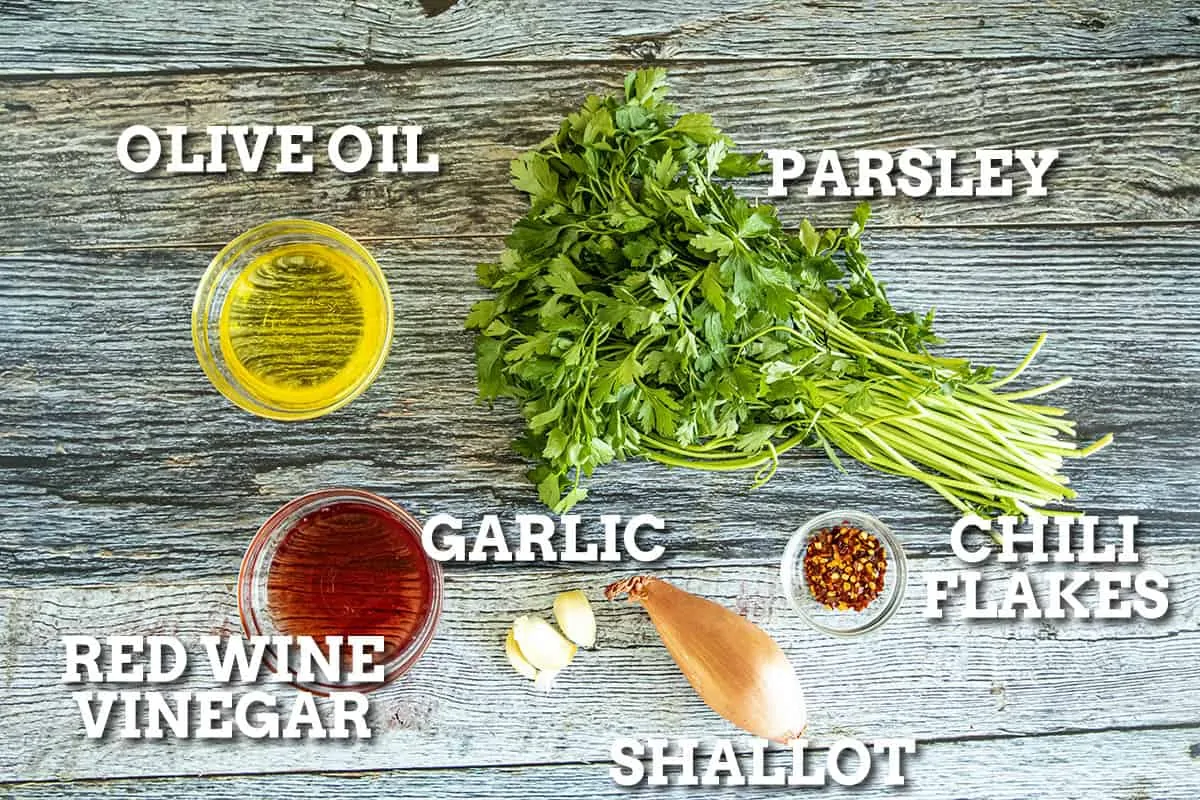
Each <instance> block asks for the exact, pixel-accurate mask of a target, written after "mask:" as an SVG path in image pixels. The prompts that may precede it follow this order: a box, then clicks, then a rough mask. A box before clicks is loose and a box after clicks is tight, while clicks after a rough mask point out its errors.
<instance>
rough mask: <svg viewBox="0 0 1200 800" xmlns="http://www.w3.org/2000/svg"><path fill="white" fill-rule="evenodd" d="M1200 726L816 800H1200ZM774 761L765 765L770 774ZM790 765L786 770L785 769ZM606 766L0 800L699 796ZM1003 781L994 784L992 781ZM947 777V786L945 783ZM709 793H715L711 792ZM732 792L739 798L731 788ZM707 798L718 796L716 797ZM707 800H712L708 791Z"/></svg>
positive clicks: (1063, 746)
mask: <svg viewBox="0 0 1200 800" xmlns="http://www.w3.org/2000/svg"><path fill="white" fill-rule="evenodd" d="M1198 744H1200V728H1195V727H1193V728H1179V729H1172V730H1140V731H1110V732H1104V733H1088V734H1076V735H1057V736H1038V737H1029V738H1016V739H997V740H991V741H988V742H986V743H980V742H978V741H975V740H966V741H959V742H944V743H942V742H939V743H925V744H922V745H921V750H920V753H919V755H918V756H917V757H915V758H913V759H912V760H911V761H910V762H909V764H910V766H909V772H908V782H907V785H906V787H904V788H899V789H898V788H896V787H887V786H880V785H879V784H878V782H875V781H872V782H871V783H870V784H867V785H863V786H856V787H850V788H842V787H839V786H837V785H836V784H834V785H831V786H828V787H826V788H825V789H823V790H812V789H809V790H798V789H797V790H792V791H794V792H800V791H807V792H813V793H815V792H817V791H819V792H820V794H821V795H822V796H835V797H853V798H859V799H860V800H883V798H894V797H897V796H902V797H908V796H912V797H921V798H928V800H962V798H965V797H970V798H984V797H986V798H988V800H1029V798H1031V797H1039V798H1040V797H1050V796H1053V797H1055V798H1056V799H1057V800H1097V798H1110V799H1111V800H1146V799H1147V798H1153V799H1154V800H1195V798H1196V797H1197V796H1198V795H1200V763H1198V762H1197V759H1198V758H1200V756H1198V755H1197V745H1198ZM774 763H775V762H774V761H768V764H769V765H774ZM785 763H786V762H785ZM607 769H608V767H607V766H606V765H603V764H561V765H556V766H540V767H529V766H516V767H490V768H474V769H454V770H420V771H412V772H409V771H386V772H371V771H359V770H354V771H353V772H348V773H302V774H296V773H292V774H275V775H257V776H246V775H235V776H207V777H201V778H189V777H178V778H149V779H141V780H102V781H80V782H66V783H59V782H55V783H40V784H38V783H21V784H14V785H11V786H10V787H7V788H8V791H7V792H6V791H5V788H4V787H0V796H13V797H23V798H29V800H37V799H38V798H53V800H59V799H60V798H62V799H63V800H73V799H74V798H84V797H95V796H99V795H112V796H117V797H127V798H144V799H145V800H174V799H175V798H179V797H201V796H203V797H205V798H210V800H244V798H246V797H293V796H301V797H309V796H313V797H315V796H320V797H360V798H364V800H392V798H395V797H439V798H453V799H457V798H472V799H473V798H478V797H480V796H481V795H482V794H484V793H486V795H487V796H488V797H520V798H529V797H589V798H612V799H613V800H619V799H620V798H624V797H629V796H630V794H631V793H639V794H640V793H646V794H653V795H654V796H656V797H657V796H660V795H665V796H670V797H697V796H703V795H702V794H701V791H702V790H697V789H695V788H689V787H678V786H672V787H642V788H636V789H625V788H621V787H618V786H616V785H614V784H613V783H612V782H611V781H608V780H607V778H606V777H604V776H606V775H607ZM999 771H1002V772H1003V779H1002V780H997V779H996V778H995V777H994V776H995V775H996V774H997V772H999ZM947 776H953V778H952V779H948V777H947ZM710 791H711V790H710ZM728 791H734V790H727V792H728ZM736 791H737V796H738V797H754V798H778V797H779V796H780V795H781V793H782V792H785V791H788V790H786V789H780V788H779V787H769V786H767V787H742V788H740V789H737V790H736ZM711 793H712V794H713V795H716V794H718V793H717V792H715V791H713V792H711ZM706 794H707V792H706Z"/></svg>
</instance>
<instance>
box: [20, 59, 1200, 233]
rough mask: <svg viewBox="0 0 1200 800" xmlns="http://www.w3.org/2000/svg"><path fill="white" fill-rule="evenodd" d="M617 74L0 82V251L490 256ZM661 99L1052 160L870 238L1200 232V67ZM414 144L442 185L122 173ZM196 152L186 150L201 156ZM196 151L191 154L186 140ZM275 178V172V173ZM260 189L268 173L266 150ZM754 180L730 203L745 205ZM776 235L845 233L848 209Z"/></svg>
mask: <svg viewBox="0 0 1200 800" xmlns="http://www.w3.org/2000/svg"><path fill="white" fill-rule="evenodd" d="M624 71H625V67H623V66H618V65H602V66H595V65H572V64H557V65H550V66H535V65H505V66H440V65H439V66H429V67H409V68H404V69H399V70H396V71H389V72H377V71H366V70H359V71H348V72H336V73H316V74H309V73H279V74H273V73H272V74H254V73H221V74H202V75H189V76H130V77H115V78H114V77H105V78H95V79H75V80H62V79H50V80H36V81H12V80H10V81H7V82H0V94H3V95H4V97H5V101H4V105H3V106H2V107H0V198H3V200H0V242H3V245H2V246H3V248H4V249H5V250H8V251H12V250H22V249H31V250H45V249H53V248H58V247H61V246H77V245H98V244H103V245H110V244H120V243H135V244H169V243H175V242H188V241H202V242H217V241H224V240H227V239H228V238H229V237H230V236H231V235H232V234H233V233H234V232H235V231H237V230H239V229H242V228H244V227H245V226H247V225H248V224H249V223H250V222H252V221H260V220H264V219H268V218H272V217H279V216H285V215H307V216H317V217H320V218H322V219H325V220H327V221H329V222H332V223H334V224H339V225H341V226H344V227H346V228H348V229H350V230H352V231H354V232H355V233H358V234H360V235H375V236H412V235H430V236H447V235H456V234H472V235H478V234H499V233H503V232H505V231H507V230H509V228H510V227H511V224H512V222H513V221H514V219H515V218H516V217H518V216H519V215H520V214H521V213H523V211H524V209H525V208H526V205H525V200H524V197H523V196H522V195H520V194H519V193H518V192H517V191H516V190H514V189H512V188H511V186H510V185H509V179H508V168H509V161H510V160H511V159H512V157H514V156H515V155H516V154H517V153H519V152H520V151H521V150H523V149H525V148H528V147H530V146H533V145H535V144H537V143H538V142H539V141H541V140H542V139H543V138H545V137H546V136H547V135H548V134H549V133H550V132H552V131H553V130H555V129H557V126H558V124H559V122H560V120H561V118H562V116H563V115H564V114H565V113H566V112H568V111H571V110H573V109H575V108H577V107H578V106H579V104H580V103H581V102H582V101H583V98H584V96H585V95H587V94H588V93H590V92H595V91H601V90H608V89H611V88H612V87H614V86H615V85H617V84H618V83H619V81H620V80H621V78H622V76H623V74H624ZM672 82H673V87H674V93H675V97H676V99H677V100H678V101H679V103H680V105H681V106H682V107H683V108H684V109H687V110H691V111H713V112H715V113H716V119H717V122H718V123H719V124H720V125H721V126H723V127H724V128H726V129H727V130H728V131H729V132H730V133H731V134H732V135H733V136H734V137H735V138H736V139H737V141H738V142H739V143H741V145H742V146H743V147H745V148H747V149H759V148H768V147H789V146H790V147H795V148H798V149H800V150H801V151H803V152H805V153H808V154H809V155H810V156H814V157H815V155H814V154H815V153H816V151H819V150H820V149H822V148H836V149H837V150H838V151H839V152H841V153H842V154H843V156H844V157H847V158H850V157H852V154H853V151H854V150H855V149H856V148H885V149H889V150H892V151H894V152H898V151H899V150H901V149H903V148H905V147H908V146H922V147H927V148H936V147H942V148H950V149H955V150H957V151H960V152H961V153H963V154H973V152H974V150H975V148H979V147H1013V146H1018V147H1036V148H1042V147H1056V148H1058V149H1060V150H1061V156H1060V157H1059V160H1058V162H1056V164H1055V165H1054V166H1053V167H1052V168H1051V171H1050V173H1049V176H1048V178H1047V187H1048V196H1047V197H1044V198H1031V197H1027V196H1025V195H1024V187H1023V186H1022V184H1021V183H1020V182H1019V181H1018V183H1017V194H1018V196H1016V197H1012V198H962V197H940V198H939V197H934V196H929V197H924V198H908V197H904V196H899V197H895V198H888V200H887V202H880V203H877V205H878V206H879V211H878V215H879V220H878V221H879V222H881V223H887V224H910V225H920V224H954V225H957V224H967V223H969V224H990V223H1012V222H1023V223H1032V224H1079V223H1085V222H1094V221H1117V222H1127V221H1131V220H1147V219H1155V220H1189V219H1190V220H1194V219H1197V218H1200V193H1197V192H1196V186H1197V185H1200V125H1198V124H1197V123H1198V122H1200V113H1198V112H1200V109H1197V106H1196V103H1195V98H1196V97H1197V96H1200V62H1197V61H1188V60H1154V61H1139V62H1127V61H1119V62H1114V61H1072V62H1056V61H1016V62H988V61H930V62H886V61H862V62H848V63H845V62H838V63H815V64H782V65H779V64H775V65H739V64H717V65H699V64H687V65H679V66H677V67H675V68H674V69H673V76H672ZM347 122H354V123H357V124H362V125H367V126H373V125H384V124H397V123H407V122H412V123H419V124H422V125H423V126H424V127H425V129H426V132H427V142H426V144H427V147H428V148H429V149H431V150H433V151H435V152H437V153H438V154H439V156H440V158H441V163H442V170H441V173H440V174H439V175H428V174H426V175H401V176H395V175H383V176H381V175H380V174H378V173H376V172H374V171H373V169H374V168H373V167H372V168H370V170H371V171H368V172H364V173H360V174H357V175H344V174H341V173H339V172H337V171H336V170H334V169H333V168H332V167H331V166H330V165H329V164H328V162H327V160H326V158H327V157H326V155H325V153H324V147H323V146H321V145H317V146H316V147H315V150H316V172H315V173H313V174H311V175H288V174H282V175H281V174H279V173H276V172H274V171H265V172H260V173H258V174H244V173H229V174H227V175H187V174H183V175H181V174H168V173H165V172H162V171H156V172H151V173H146V174H144V175H133V174H129V173H126V172H125V171H124V170H123V169H122V168H121V166H120V165H119V163H118V162H117V159H116V155H115V143H116V141H117V138H118V136H119V134H120V132H121V131H122V130H123V129H125V128H126V127H127V126H128V125H131V124H135V123H148V124H152V125H155V126H165V125H168V124H173V123H177V124H187V125H190V126H191V127H192V129H193V130H202V129H203V127H204V126H205V125H208V124H239V123H246V124H249V123H264V124H267V123H277V124H291V123H309V124H313V125H315V126H317V129H318V136H317V141H318V142H320V141H321V140H322V138H323V137H327V136H328V135H329V133H331V131H332V130H333V129H334V128H335V127H336V126H339V125H341V124H344V123H347ZM202 138H204V137H203V135H202ZM204 141H207V139H206V138H205V139H204ZM276 160H277V159H276ZM265 164H266V165H268V166H267V170H273V167H272V166H270V165H271V164H272V156H271V154H270V150H268V156H267V158H266V159H265ZM768 182H769V181H768V179H767V178H766V177H765V176H764V177H759V178H756V179H754V180H750V181H747V182H746V183H745V185H744V186H743V187H742V190H743V191H744V192H745V193H746V194H748V195H751V196H755V197H763V196H765V192H766V189H767V186H768ZM803 188H804V186H803V185H802V186H801V191H800V192H793V193H792V195H791V196H790V197H789V198H788V199H787V200H786V201H785V202H784V203H783V204H782V209H783V211H782V216H783V218H784V219H785V220H787V221H789V222H791V223H793V224H796V223H798V222H799V218H800V216H801V215H808V216H812V217H816V218H817V219H819V220H823V221H826V222H828V223H830V224H843V223H844V222H845V221H846V220H847V219H848V218H849V213H850V211H851V209H852V206H853V205H854V204H855V201H852V200H845V199H837V198H808V197H807V196H806V195H805V193H804V191H803Z"/></svg>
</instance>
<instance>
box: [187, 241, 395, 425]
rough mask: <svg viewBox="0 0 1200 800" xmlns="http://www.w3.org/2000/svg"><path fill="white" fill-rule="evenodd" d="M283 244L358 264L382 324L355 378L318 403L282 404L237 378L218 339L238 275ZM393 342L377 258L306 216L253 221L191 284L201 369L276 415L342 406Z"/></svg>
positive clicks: (302, 415) (242, 400)
mask: <svg viewBox="0 0 1200 800" xmlns="http://www.w3.org/2000/svg"><path fill="white" fill-rule="evenodd" d="M287 245H315V246H319V247H323V248H329V249H331V250H334V251H336V252H338V253H340V254H341V255H342V256H344V257H345V258H346V260H347V261H348V262H349V263H352V264H353V265H354V266H355V267H356V268H357V269H358V270H359V275H360V277H361V279H362V280H363V281H364V283H365V284H366V285H367V286H369V287H370V291H371V292H372V294H374V295H375V298H376V301H375V305H376V306H377V307H378V310H379V318H378V319H377V320H375V322H376V324H378V325H379V328H380V330H382V335H381V336H380V337H379V340H378V345H377V347H376V350H375V352H374V353H373V354H372V355H371V360H370V364H369V366H368V368H367V369H364V370H363V371H362V372H361V373H360V374H359V375H358V376H357V377H356V379H355V380H354V381H353V382H351V383H348V384H347V385H346V386H345V387H344V388H342V390H341V391H340V392H338V393H337V394H336V395H335V396H333V397H331V398H329V399H328V400H327V401H325V402H323V403H321V404H319V405H283V404H280V403H274V402H272V401H270V400H268V399H265V398H264V397H262V396H261V393H256V392H254V391H253V387H251V386H249V385H247V384H245V383H244V382H243V381H241V380H239V379H238V377H237V376H236V374H235V373H234V370H232V369H231V367H230V363H229V360H228V359H229V356H228V355H227V354H226V353H225V348H224V347H223V346H222V343H221V316H222V313H223V311H224V308H225V304H226V302H228V301H229V297H230V291H231V289H232V288H233V286H234V285H235V283H236V281H237V279H238V277H239V276H240V275H242V274H243V273H244V272H245V271H246V270H247V269H249V267H250V266H251V265H252V264H254V263H255V260H256V259H258V258H260V257H261V256H263V255H265V254H266V253H269V252H271V251H272V250H276V249H278V248H280V247H284V246H287ZM391 343H392V295H391V292H390V291H389V290H388V284H387V278H386V277H385V276H384V274H383V271H382V270H381V269H380V268H379V264H377V263H376V262H375V259H374V258H373V257H372V256H371V254H370V253H368V252H367V251H366V249H365V248H364V247H363V246H362V245H361V244H359V243H358V242H357V241H355V240H354V239H353V238H352V237H351V236H350V235H349V234H347V233H343V232H342V231H340V230H338V229H337V228H335V227H333V226H331V225H326V224H324V223H321V222H314V221H313V220H307V219H279V220H274V221H272V222H266V223H263V224H262V225H258V226H255V227H253V228H251V229H250V230H248V231H246V232H245V233H243V234H241V235H240V236H238V237H237V238H235V239H234V240H233V241H231V242H230V243H229V244H227V245H225V247H224V248H222V250H221V252H219V253H217V255H216V256H215V257H214V258H213V260H212V262H211V263H210V264H209V265H208V269H207V270H206V271H205V273H204V277H203V278H201V280H200V286H199V287H198V288H197V289H196V297H195V299H194V301H193V303H192V344H193V345H194V347H195V349H196V358H197V360H198V361H199V362H200V366H201V367H202V368H203V369H204V373H205V374H206V375H207V376H208V379H209V380H210V381H211V382H212V385H213V386H214V387H216V389H217V391H219V392H220V393H221V394H223V395H224V396H225V397H226V398H227V399H228V400H229V401H230V402H232V403H233V404H234V405H236V406H238V407H239V408H242V409H244V410H246V411H249V412H250V413H252V414H257V415H259V416H260V417H266V418H268V419H276V420H285V421H287V420H302V419H312V418H313V417H319V416H322V415H323V414H328V413H329V412H331V411H334V410H336V409H339V408H341V407H342V406H344V405H346V404H347V403H349V402H350V401H351V400H353V399H354V398H356V397H358V396H359V395H360V394H362V393H363V392H364V391H366V389H367V387H368V386H370V385H371V382H372V381H374V380H375V378H376V377H377V376H378V375H379V372H380V370H381V369H383V364H384V362H385V361H386V360H387V355H388V352H389V351H390V350H391Z"/></svg>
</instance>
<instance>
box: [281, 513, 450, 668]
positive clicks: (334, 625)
mask: <svg viewBox="0 0 1200 800" xmlns="http://www.w3.org/2000/svg"><path fill="white" fill-rule="evenodd" d="M414 527H415V526H414V525H413V524H412V523H411V522H410V521H407V520H404V519H402V518H398V517H397V516H396V515H394V514H391V513H389V512H388V511H387V510H386V509H383V508H379V507H377V506H375V505H373V504H371V503H369V502H367V501H364V500H354V499H340V500H335V501H334V502H332V503H329V504H327V505H324V506H323V507H321V508H318V509H316V510H314V511H312V512H311V513H309V514H307V515H305V516H304V517H302V518H301V519H300V520H299V521H298V522H296V524H295V525H294V526H292V527H291V528H290V529H289V530H288V531H287V532H286V533H285V534H284V536H283V539H282V541H280V543H279V546H278V548H277V550H276V551H275V555H274V558H272V560H271V565H270V568H269V569H268V571H267V607H268V609H269V610H270V614H271V617H272V619H273V621H274V623H275V625H276V626H277V627H278V629H279V630H280V631H281V632H282V633H284V634H288V635H291V636H313V637H317V638H318V640H320V639H321V637H324V636H331V635H342V636H382V637H383V638H384V643H385V651H384V653H382V654H381V655H379V656H377V657H376V661H377V663H383V662H387V661H391V660H392V659H394V658H395V657H396V656H397V655H398V654H400V653H403V652H404V651H405V649H406V648H407V647H408V646H409V645H410V644H411V643H412V642H413V640H414V638H416V637H417V635H418V634H419V633H420V632H421V629H422V627H423V626H424V625H425V623H426V620H427V618H428V617H429V615H430V614H431V613H432V611H433V605H434V592H435V587H434V580H433V575H432V574H431V569H430V564H429V561H428V559H427V558H426V556H425V553H424V551H423V550H422V548H421V532H420V530H419V529H414Z"/></svg>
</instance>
